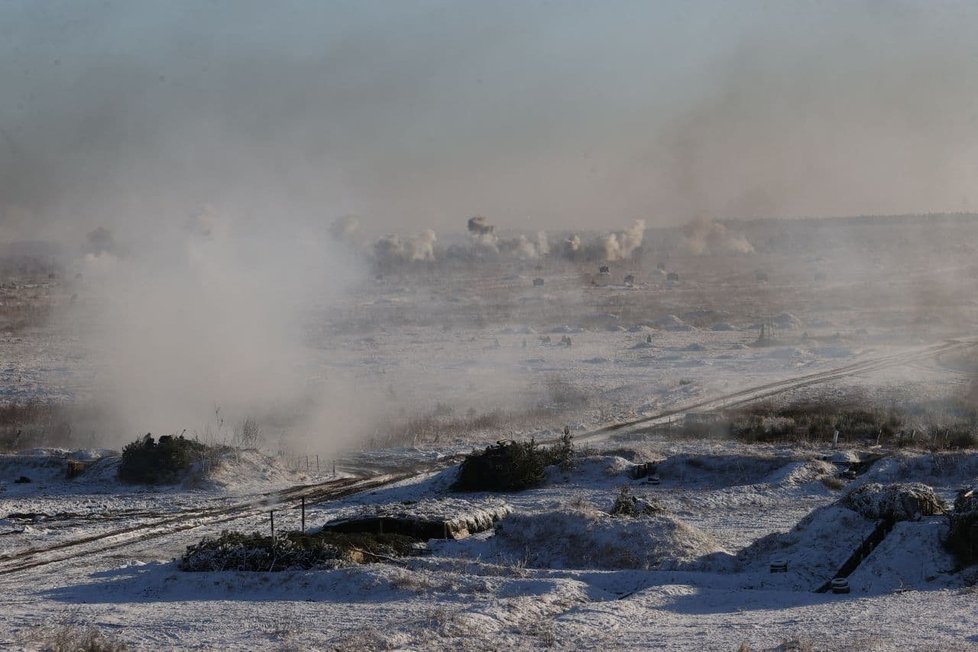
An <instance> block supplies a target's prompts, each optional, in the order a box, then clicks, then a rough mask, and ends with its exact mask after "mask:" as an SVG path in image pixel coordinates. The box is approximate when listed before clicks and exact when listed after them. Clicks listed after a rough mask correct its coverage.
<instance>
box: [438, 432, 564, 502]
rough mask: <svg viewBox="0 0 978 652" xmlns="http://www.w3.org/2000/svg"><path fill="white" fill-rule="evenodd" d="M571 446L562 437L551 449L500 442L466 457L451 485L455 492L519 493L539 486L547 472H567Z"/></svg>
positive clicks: (534, 445)
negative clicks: (553, 468) (553, 469)
mask: <svg viewBox="0 0 978 652" xmlns="http://www.w3.org/2000/svg"><path fill="white" fill-rule="evenodd" d="M573 457H574V445H573V442H572V440H571V436H570V435H564V436H563V437H561V439H560V441H559V442H557V443H556V444H554V445H553V446H548V447H541V446H537V443H536V442H535V441H534V440H532V439H531V440H530V441H528V442H518V441H501V442H498V443H496V444H494V445H492V446H487V447H486V450H484V451H481V452H480V451H475V452H473V453H471V454H470V455H467V456H466V457H465V460H463V461H462V465H461V468H460V469H459V472H458V478H457V479H456V480H455V483H454V484H453V485H452V489H453V490H455V491H520V490H522V489H529V488H531V487H536V486H539V485H540V484H542V483H543V480H544V477H545V476H546V468H547V467H548V466H552V465H556V466H559V467H560V468H562V469H565V470H566V469H569V468H570V467H571V466H572V465H573Z"/></svg>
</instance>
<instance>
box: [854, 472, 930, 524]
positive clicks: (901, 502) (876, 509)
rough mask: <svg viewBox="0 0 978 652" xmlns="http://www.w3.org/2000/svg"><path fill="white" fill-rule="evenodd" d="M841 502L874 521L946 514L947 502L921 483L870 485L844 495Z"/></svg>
mask: <svg viewBox="0 0 978 652" xmlns="http://www.w3.org/2000/svg"><path fill="white" fill-rule="evenodd" d="M839 503H840V504H841V505H842V506H843V507H848V508H849V509H851V510H853V511H855V512H858V513H859V514H861V515H862V516H865V517H866V518H870V519H874V520H875V519H881V518H886V519H892V520H894V521H915V520H917V519H919V518H920V517H921V516H933V515H935V514H943V513H944V511H945V505H944V501H943V500H941V499H940V497H938V495H937V494H935V493H934V490H933V489H931V488H930V487H928V486H927V485H925V484H920V483H919V482H912V483H906V484H888V485H881V484H877V483H871V484H866V485H863V486H862V487H859V488H858V489H855V490H854V491H851V492H849V493H848V494H846V495H845V496H843V497H842V499H841V500H840V501H839Z"/></svg>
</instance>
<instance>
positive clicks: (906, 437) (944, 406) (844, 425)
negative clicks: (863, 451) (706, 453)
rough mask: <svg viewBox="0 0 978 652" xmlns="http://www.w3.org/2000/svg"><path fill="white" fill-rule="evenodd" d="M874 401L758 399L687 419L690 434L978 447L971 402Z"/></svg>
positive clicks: (977, 424) (685, 430) (977, 420)
mask: <svg viewBox="0 0 978 652" xmlns="http://www.w3.org/2000/svg"><path fill="white" fill-rule="evenodd" d="M867 404H869V402H868V401H865V402H856V401H802V402H798V403H792V404H789V405H772V404H765V403H761V404H757V405H753V406H749V407H747V408H745V409H743V410H739V411H737V412H734V413H732V414H727V415H725V417H724V418H723V419H718V420H716V421H715V422H711V423H706V424H701V423H696V422H693V423H687V424H684V427H683V434H684V435H685V436H689V437H730V438H732V439H736V440H739V441H743V442H747V443H784V442H805V443H818V444H827V443H830V442H832V441H833V438H834V437H835V436H836V433H838V440H839V442H840V443H850V444H851V443H860V444H883V445H890V446H898V447H905V446H912V447H917V448H925V449H929V450H958V449H970V448H978V412H976V410H975V409H974V407H973V406H971V405H970V403H968V402H967V401H965V400H964V399H962V398H960V397H952V398H950V399H947V400H945V401H941V402H936V403H933V404H930V403H920V404H914V405H909V406H901V407H896V406H889V407H873V406H871V405H870V407H867Z"/></svg>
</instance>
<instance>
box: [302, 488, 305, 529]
mask: <svg viewBox="0 0 978 652" xmlns="http://www.w3.org/2000/svg"><path fill="white" fill-rule="evenodd" d="M302 531H303V532H305V531H306V497H305V496H303V497H302Z"/></svg>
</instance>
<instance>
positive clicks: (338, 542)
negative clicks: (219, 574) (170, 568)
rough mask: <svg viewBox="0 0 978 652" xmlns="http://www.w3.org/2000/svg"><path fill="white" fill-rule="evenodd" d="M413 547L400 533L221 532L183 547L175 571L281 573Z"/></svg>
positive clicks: (386, 556) (414, 542) (413, 541)
mask: <svg viewBox="0 0 978 652" xmlns="http://www.w3.org/2000/svg"><path fill="white" fill-rule="evenodd" d="M417 548H418V541H417V540H416V539H413V538H411V537H407V536H404V535H401V534H367V533H350V534H345V533H340V532H316V533H313V534H306V533H304V532H282V533H280V534H278V535H276V536H275V537H271V536H265V535H262V534H259V533H258V532H252V533H251V534H243V533H241V532H230V531H227V530H225V531H224V532H221V535H220V536H218V537H216V538H211V537H205V538H204V539H202V540H201V541H200V543H196V544H194V545H192V546H187V551H186V552H185V553H184V554H183V557H181V558H180V562H179V564H178V566H179V568H180V570H184V571H223V570H235V571H263V572H269V571H284V570H295V569H308V568H315V567H318V566H323V565H328V564H329V563H331V562H336V561H347V562H356V563H361V564H362V563H369V562H376V561H383V560H386V559H389V558H392V557H403V556H405V555H409V554H412V553H414V552H416V551H417Z"/></svg>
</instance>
